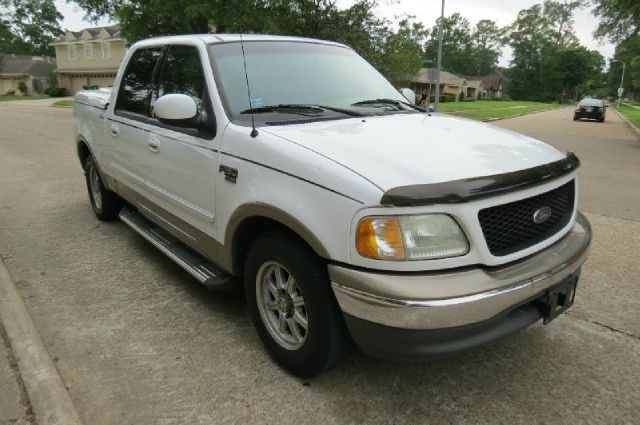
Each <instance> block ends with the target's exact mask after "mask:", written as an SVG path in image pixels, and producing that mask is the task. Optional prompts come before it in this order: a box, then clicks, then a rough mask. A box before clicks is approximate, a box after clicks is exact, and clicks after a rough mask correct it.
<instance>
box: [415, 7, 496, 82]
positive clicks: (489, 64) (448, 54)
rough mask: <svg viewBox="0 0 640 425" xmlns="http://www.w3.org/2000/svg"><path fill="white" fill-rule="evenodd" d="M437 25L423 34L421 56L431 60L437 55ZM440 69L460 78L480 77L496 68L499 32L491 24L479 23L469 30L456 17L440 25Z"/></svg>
mask: <svg viewBox="0 0 640 425" xmlns="http://www.w3.org/2000/svg"><path fill="white" fill-rule="evenodd" d="M438 24H439V19H438V21H437V22H436V24H435V25H434V26H433V27H432V28H431V29H430V30H429V31H428V33H427V44H426V46H425V54H426V57H427V58H429V59H435V58H436V57H437V52H438ZM442 34H443V35H442V67H443V69H445V70H447V71H449V72H452V73H455V74H462V75H484V74H488V73H490V72H491V70H492V69H493V68H495V67H496V65H497V64H498V58H499V57H500V53H501V48H502V29H500V28H499V27H498V26H497V25H496V23H495V22H494V21H491V20H489V19H483V20H481V21H479V22H478V23H477V24H476V25H475V26H474V28H473V30H472V29H471V25H470V24H469V21H468V20H467V19H466V18H465V17H463V16H462V15H461V14H460V13H454V14H452V15H450V16H446V17H445V18H444V19H443V21H442Z"/></svg>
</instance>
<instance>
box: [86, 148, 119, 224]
mask: <svg viewBox="0 0 640 425" xmlns="http://www.w3.org/2000/svg"><path fill="white" fill-rule="evenodd" d="M84 173H85V177H86V180H87V190H88V191H89V201H91V207H92V208H93V212H94V213H95V214H96V216H97V217H98V218H99V219H100V220H103V221H109V220H113V219H115V218H116V217H118V213H119V212H120V209H121V208H122V205H123V201H122V198H120V197H119V196H118V195H116V194H115V193H113V192H112V191H110V190H109V189H107V188H106V187H105V186H104V183H103V182H102V177H101V176H100V171H99V170H98V167H97V165H96V162H95V159H93V157H92V156H89V157H87V160H86V161H85V165H84Z"/></svg>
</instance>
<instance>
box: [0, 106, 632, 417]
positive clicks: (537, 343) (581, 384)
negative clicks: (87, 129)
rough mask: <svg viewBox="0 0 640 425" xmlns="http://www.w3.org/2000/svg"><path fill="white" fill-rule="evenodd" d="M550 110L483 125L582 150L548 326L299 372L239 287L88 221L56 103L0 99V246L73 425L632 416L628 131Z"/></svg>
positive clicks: (614, 122)
mask: <svg viewBox="0 0 640 425" xmlns="http://www.w3.org/2000/svg"><path fill="white" fill-rule="evenodd" d="M571 118H572V111H571V110H570V109H561V110H555V111H549V112H544V113H539V114H534V115H529V116H525V117H520V118H515V119H510V120H504V121H500V122H497V123H495V124H496V125H499V126H501V127H505V128H510V129H513V130H517V131H522V132H525V133H527V134H530V135H532V136H534V137H538V138H541V139H543V140H546V141H548V142H549V143H551V144H553V145H555V146H557V147H559V148H561V149H565V150H566V149H568V150H572V151H574V152H576V153H577V155H578V156H579V157H580V158H581V160H582V164H583V165H582V168H581V171H580V190H581V199H580V202H581V209H582V210H584V211H586V212H587V214H588V216H589V218H590V219H591V220H592V224H593V227H594V232H595V238H594V243H593V248H592V251H591V257H590V259H589V260H588V261H587V263H586V264H585V266H584V269H583V275H582V276H583V277H582V280H581V284H580V286H579V287H578V296H577V300H576V304H575V306H574V307H573V308H572V309H571V310H570V311H569V313H568V314H565V315H562V316H560V317H559V318H558V319H557V320H556V321H554V322H553V323H551V324H550V325H548V326H542V325H541V324H538V325H535V326H533V327H531V328H529V329H526V330H524V331H522V332H520V333H518V334H516V335H513V336H512V337H509V338H507V339H505V340H502V341H499V342H498V343H496V344H493V345H490V346H487V347H483V348H480V349H477V350H475V351H472V352H468V353H465V354H462V355H459V356H457V357H454V358H451V359H447V360H440V361H432V362H425V363H392V362H386V361H380V360H376V359H371V358H368V357H365V356H363V355H362V354H359V353H356V354H354V356H353V357H352V358H351V359H350V360H348V361H347V362H345V363H344V364H343V365H341V366H340V367H338V368H337V369H335V370H332V371H330V372H329V373H326V374H325V375H323V376H321V377H319V378H316V379H314V380H311V381H302V380H299V379H297V378H294V377H292V376H290V375H288V374H286V373H284V372H283V371H282V370H280V369H279V368H278V367H277V366H276V365H275V364H274V363H273V362H272V361H271V360H270V359H269V358H268V356H267V354H266V353H265V352H264V351H263V349H262V347H261V345H260V342H259V340H258V337H257V335H256V333H255V332H254V330H253V328H252V326H251V323H250V321H249V318H248V317H247V312H246V311H245V305H244V300H243V298H242V296H240V295H238V294H233V293H227V294H217V293H212V292H209V291H207V290H206V289H205V288H203V287H201V286H199V285H198V284H197V283H196V282H195V281H194V280H193V279H192V278H190V277H189V276H188V275H187V274H186V273H185V272H183V271H182V270H181V269H180V268H179V267H178V266H176V265H174V264H173V263H171V261H169V260H168V259H167V258H166V257H164V256H163V255H162V254H160V253H159V252H158V251H156V250H155V249H154V248H153V247H152V246H151V245H150V244H148V243H147V242H145V241H143V240H142V239H141V238H140V237H139V236H137V235H136V234H135V233H134V232H133V231H132V230H130V229H129V228H127V227H126V226H125V225H123V224H122V223H119V222H114V223H108V224H105V223H102V222H99V221H98V220H97V219H95V218H94V216H93V213H92V212H91V209H90V207H89V203H88V200H87V195H86V189H85V185H84V180H83V179H84V177H83V174H82V171H81V169H80V166H79V164H78V160H77V158H76V154H75V148H74V145H73V143H72V141H71V134H72V133H71V111H69V110H64V109H59V108H42V107H31V106H29V105H26V104H19V105H17V104H14V105H3V104H1V103H0V128H1V129H2V130H1V131H0V182H2V184H1V185H0V254H3V255H5V256H7V257H8V258H9V259H8V260H7V263H8V264H9V266H10V268H11V270H12V273H13V274H14V277H15V278H16V279H17V280H18V282H19V283H18V285H19V288H20V291H21V295H22V296H23V298H24V299H25V302H26V304H27V307H28V309H29V311H30V313H31V315H32V316H33V319H34V321H35V323H36V325H37V327H38V329H39V330H40V333H41V335H42V338H43V340H44V342H45V343H46V345H47V348H48V350H49V353H50V355H51V357H52V358H53V359H54V361H55V362H56V366H57V368H58V370H59V372H60V374H61V376H62V377H63V379H64V381H65V384H66V385H67V387H68V390H69V393H70V395H71V397H72V399H73V401H74V403H75V404H76V406H77V409H78V411H79V413H80V415H81V416H82V418H83V420H84V421H85V422H86V423H88V424H173V423H181V424H182V423H188V424H199V423H201V424H210V423H218V422H232V423H236V422H242V423H265V422H269V423H294V422H296V423H297V422H300V423H354V422H357V423H361V422H372V423H413V422H420V423H427V422H433V423H509V424H513V423H527V424H530V423H569V422H571V423H579V422H584V423H637V420H638V412H639V411H640V397H638V394H640V313H639V312H640V265H639V264H640V263H639V262H638V261H637V258H638V254H639V247H640V189H639V188H640V140H638V139H637V136H635V135H634V134H633V133H631V131H630V130H629V129H628V128H626V127H625V125H624V124H623V123H622V122H621V121H620V120H619V119H618V118H617V116H615V114H614V113H611V114H610V115H609V116H608V120H607V122H605V123H604V124H599V123H589V122H578V123H575V122H573V121H572V119H571Z"/></svg>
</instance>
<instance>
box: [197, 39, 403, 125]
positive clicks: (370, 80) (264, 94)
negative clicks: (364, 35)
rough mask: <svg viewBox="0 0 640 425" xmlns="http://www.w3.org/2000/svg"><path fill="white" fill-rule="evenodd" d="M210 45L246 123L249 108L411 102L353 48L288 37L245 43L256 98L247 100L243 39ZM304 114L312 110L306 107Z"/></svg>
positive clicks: (232, 106) (229, 98)
mask: <svg viewBox="0 0 640 425" xmlns="http://www.w3.org/2000/svg"><path fill="white" fill-rule="evenodd" d="M209 49H210V55H211V59H212V64H213V67H214V69H215V72H216V74H217V75H216V79H217V83H218V85H220V86H221V87H220V88H221V93H222V96H223V98H224V101H225V103H226V108H227V110H228V112H229V113H230V115H232V116H233V117H234V118H237V119H242V120H245V121H246V120H247V119H248V116H247V112H248V111H247V110H248V109H251V108H253V110H254V111H258V110H259V108H261V107H262V109H261V112H265V110H266V111H267V112H269V113H276V114H287V113H292V111H294V108H291V106H292V105H294V106H295V105H316V106H326V107H327V108H325V109H323V111H325V112H326V113H328V114H333V115H335V114H339V112H337V110H346V111H354V112H356V113H357V112H358V111H360V112H361V111H362V110H363V109H366V108H370V109H371V108H373V107H377V108H380V107H384V106H385V105H386V107H387V108H389V109H394V110H396V111H397V110H398V108H392V106H393V102H391V103H389V102H387V103H386V104H385V103H383V104H382V106H381V105H377V104H376V105H371V104H365V105H356V104H357V103H358V102H362V101H370V100H374V99H385V100H393V101H399V102H404V103H406V102H407V100H406V99H405V98H404V97H402V95H401V94H400V93H399V92H398V91H397V90H396V89H395V88H394V87H393V86H392V85H391V83H389V81H387V80H386V79H385V78H384V77H383V76H382V75H381V74H380V73H379V72H378V71H376V70H375V69H374V68H373V67H372V66H371V65H370V64H369V63H368V62H366V61H365V60H364V59H362V58H361V57H360V56H358V54H356V53H355V52H354V51H353V50H351V49H348V48H344V47H339V46H335V45H327V44H320V43H309V42H287V41H249V42H245V43H244V51H245V56H246V61H247V74H248V78H249V84H250V87H251V97H252V99H251V102H249V98H248V95H247V83H246V80H245V74H244V67H243V61H242V47H241V45H240V43H238V42H234V43H219V44H212V45H210V47H209ZM274 105H287V108H275V109H274V108H265V107H267V106H274ZM328 108H335V109H333V110H329V109H328ZM243 111H244V112H245V113H244V114H243ZM303 112H305V111H303ZM306 112H309V109H308V108H307V111H306ZM261 115H262V114H261ZM256 119H259V118H258V117H256ZM270 119H273V116H272V117H270Z"/></svg>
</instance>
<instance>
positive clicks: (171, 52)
mask: <svg viewBox="0 0 640 425" xmlns="http://www.w3.org/2000/svg"><path fill="white" fill-rule="evenodd" d="M402 93H410V91H409V90H403V92H402ZM75 99H76V102H75V106H74V117H75V120H74V122H75V124H74V125H75V127H74V134H75V140H76V142H77V151H78V156H79V158H80V163H81V165H82V167H83V170H84V172H85V174H86V181H87V187H88V191H89V198H90V201H91V205H92V207H93V210H94V212H95V214H96V215H97V217H98V218H99V219H101V220H111V219H116V218H118V217H119V218H120V219H121V220H122V221H124V222H125V223H126V224H128V225H129V226H131V227H132V228H133V229H134V230H135V231H136V232H138V233H139V234H140V235H141V236H142V237H144V238H146V239H147V240H148V241H150V242H151V243H152V244H153V245H155V246H156V247H157V248H158V249H160V250H161V251H162V252H164V253H165V254H166V255H167V256H169V257H170V258H171V259H172V260H174V261H175V262H177V263H178V264H179V265H180V266H181V267H183V268H184V269H185V270H186V271H187V272H189V273H191V274H192V275H193V276H194V277H195V278H196V279H198V280H199V281H200V282H202V283H204V284H205V285H207V286H209V287H212V288H219V289H222V288H229V287H232V286H233V285H237V284H243V285H244V291H245V295H246V300H247V305H248V309H249V312H250V315H251V318H252V320H253V323H254V324H255V327H256V329H257V332H258V334H259V336H260V338H261V339H262V341H263V343H264V345H265V347H266V349H267V350H268V352H269V353H270V355H271V356H272V357H273V358H274V359H275V361H276V362H278V363H279V364H280V365H281V366H282V367H283V368H285V369H286V370H288V371H290V372H291V373H293V374H295V375H297V376H301V377H310V376H313V375H316V374H318V373H320V372H322V371H324V370H327V369H328V368H329V367H331V366H333V365H335V364H336V363H337V362H339V361H340V360H341V359H343V358H344V357H345V356H346V355H347V354H348V353H349V352H350V351H351V348H352V347H353V344H354V343H355V345H357V346H358V347H359V348H360V349H361V350H362V351H364V352H365V353H368V354H370V355H373V356H378V357H382V358H389V359H404V360H411V359H419V358H428V357H432V356H441V355H446V354H449V353H452V352H455V351H459V350H463V349H467V348H471V347H476V346H478V345H481V344H484V343H487V342H490V341H494V340H496V339H498V338H501V337H503V336H505V335H508V334H510V333H513V332H515V331H518V330H520V329H522V328H524V327H526V326H529V325H531V324H533V323H534V322H537V321H538V320H540V319H543V321H544V322H545V323H547V322H548V321H550V320H552V319H553V318H555V317H556V316H557V315H558V314H559V313H561V312H563V311H564V310H566V309H567V308H569V307H570V306H571V305H572V304H573V300H574V296H575V290H576V284H577V281H578V277H579V274H580V268H581V265H582V263H583V262H584V261H585V259H586V256H587V251H588V247H589V244H590V240H591V230H590V226H589V223H588V222H587V220H586V219H585V217H584V216H583V215H582V214H580V213H579V212H578V210H577V199H578V192H577V189H578V181H577V174H576V169H577V168H578V166H579V161H578V159H577V158H576V156H575V155H573V154H572V153H565V152H560V151H558V150H557V149H555V148H553V147H551V146H548V145H546V144H544V143H542V142H540V141H538V140H534V139H532V138H530V137H526V136H523V135H519V134H516V133H513V132H510V131H506V130H502V129H499V128H496V127H493V126H491V125H488V124H484V123H480V122H474V121H469V120H465V119H459V118H455V117H452V116H448V115H443V114H439V113H429V112H427V111H425V110H423V109H421V108H419V107H417V106H415V105H413V103H412V102H409V101H408V100H407V98H405V97H404V96H403V95H401V93H400V92H399V91H398V90H396V89H395V88H394V87H393V86H392V85H391V84H390V83H389V82H388V81H387V80H386V79H385V78H384V77H383V76H382V75H380V74H379V73H378V72H377V71H376V70H375V69H374V68H373V67H372V66H371V65H369V64H368V63H367V62H366V61H365V60H364V59H362V58H361V57H360V56H358V54H356V52H354V51H353V50H352V49H350V48H349V47H347V46H344V45H341V44H337V43H332V42H326V41H320V40H309V39H301V38H292V37H273V36H259V35H246V36H244V38H241V37H240V36H237V35H219V34H216V35H190V36H175V37H164V38H155V39H150V40H145V41H141V42H138V43H136V44H134V45H133V46H132V47H131V49H130V50H129V51H128V53H127V55H126V57H125V59H124V62H123V63H122V66H121V67H120V70H119V72H118V75H117V77H116V80H115V86H114V88H113V89H112V90H93V91H82V92H80V93H78V94H77V95H76V98H75ZM411 100H414V99H411Z"/></svg>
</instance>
